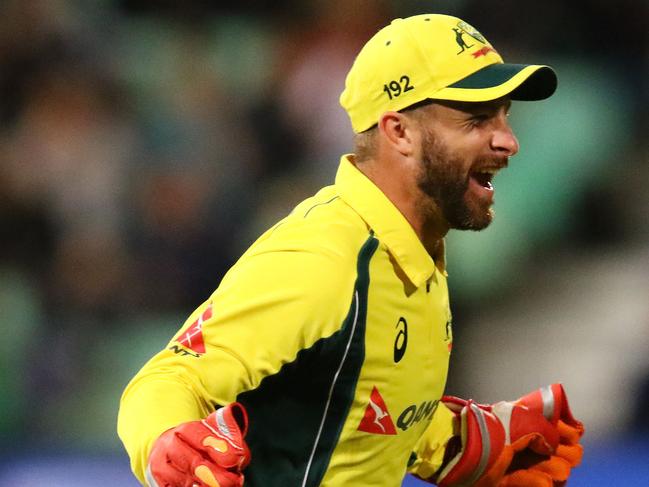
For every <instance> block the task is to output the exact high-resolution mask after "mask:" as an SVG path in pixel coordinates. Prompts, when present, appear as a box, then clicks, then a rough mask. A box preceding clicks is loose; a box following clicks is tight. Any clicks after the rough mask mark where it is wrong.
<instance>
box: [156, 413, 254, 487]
mask: <svg viewBox="0 0 649 487" xmlns="http://www.w3.org/2000/svg"><path fill="white" fill-rule="evenodd" d="M247 430H248V415H247V413H246V410H245V409H244V407H243V406H242V405H241V404H239V403H232V404H229V405H228V406H225V407H222V408H220V409H217V410H216V411H215V412H213V413H212V414H210V415H209V416H208V417H207V418H205V419H203V420H200V421H190V422H187V423H183V424H181V425H179V426H176V427H175V428H171V429H169V430H167V431H165V432H164V433H163V434H162V435H160V437H159V438H158V439H157V440H156V441H155V443H154V444H153V448H152V449H151V454H150V455H149V465H148V467H147V470H146V481H147V483H148V485H149V486H150V487H190V486H191V487H241V486H242V485H243V480H244V476H243V469H244V468H245V467H246V465H248V463H249V462H250V450H249V449H248V446H247V445H246V443H245V441H244V437H245V436H246V432H247Z"/></svg>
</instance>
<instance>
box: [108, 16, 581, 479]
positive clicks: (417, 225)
mask: <svg viewBox="0 0 649 487" xmlns="http://www.w3.org/2000/svg"><path fill="white" fill-rule="evenodd" d="M323 75H324V73H323ZM556 84H557V80H556V76H555V73H554V71H553V70H552V69H551V68H550V67H548V66H542V65H521V64H505V63H504V62H503V59H502V58H501V56H500V54H499V53H498V52H497V51H496V49H495V48H494V47H493V46H492V45H491V44H490V43H489V42H488V41H487V40H486V39H485V38H484V37H483V36H482V35H481V34H480V33H479V32H478V31H477V30H476V29H474V28H473V27H472V26H471V25H469V24H467V23H466V22H464V21H462V20H460V19H458V18H455V17H451V16H445V15H434V14H430V15H418V16H414V17H410V18H406V19H396V20H394V21H393V22H392V23H391V24H390V25H388V26H386V27H385V28H383V29H382V30H380V31H379V32H378V33H377V34H375V35H374V37H372V38H371V39H370V40H369V41H368V42H367V44H366V45H365V46H364V47H363V49H362V50H361V51H360V53H359V54H358V56H357V58H356V60H355V62H354V64H353V66H352V67H351V70H350V71H349V74H348V76H347V80H346V85H345V88H344V91H343V92H342V95H341V97H340V101H341V104H342V106H343V108H344V109H345V110H346V111H347V113H348V115H349V118H350V120H351V125H352V128H353V131H354V133H355V139H354V140H355V151H354V154H349V155H344V156H343V157H342V158H341V160H340V166H339V169H338V173H337V175H336V179H335V183H334V184H333V185H331V186H328V187H325V188H323V189H321V190H320V191H319V192H318V193H317V194H315V195H314V196H313V197H310V198H308V199H307V200H305V201H303V202H302V203H300V204H299V205H297V206H296V207H295V209H294V210H293V211H292V212H291V214H290V215H288V216H287V217H286V218H284V219H283V220H282V221H280V222H279V223H277V224H276V225H275V226H273V227H272V228H270V229H269V230H268V231H267V232H265V233H264V234H263V235H262V236H261V237H259V239H258V240H257V241H256V242H255V243H254V244H253V245H252V246H251V247H250V248H249V249H248V250H247V251H246V252H245V253H244V254H243V256H242V257H241V258H240V259H239V261H238V262H237V263H236V264H235V265H234V266H233V267H232V268H231V269H230V271H229V272H228V273H227V274H226V276H225V277H224V278H223V281H222V282H221V284H220V285H219V287H218V289H216V291H214V293H213V294H212V295H211V296H209V298H208V299H207V300H206V301H205V302H204V303H203V304H201V305H200V306H199V307H198V308H197V309H196V311H195V312H194V313H193V314H192V315H191V316H190V317H189V318H188V319H187V321H186V323H185V324H184V326H183V327H182V328H181V329H180V330H179V331H178V333H177V334H176V336H175V337H173V339H172V340H171V342H170V343H169V344H168V345H167V346H166V348H165V349H164V350H162V351H161V352H159V353H158V354H157V355H155V356H154V357H153V358H152V359H151V360H149V362H148V363H147V364H146V365H145V366H144V367H143V368H142V369H141V370H140V371H139V372H138V373H137V375H136V376H135V377H134V378H133V380H132V381H131V382H130V384H129V385H128V387H127V388H126V390H125V392H124V395H123V397H122V401H121V406H120V411H119V419H118V431H119V435H120V437H121V439H122V441H123V442H124V445H125V447H126V450H127V451H128V453H129V455H130V458H131V465H132V468H133V472H134V473H135V475H136V476H137V478H138V479H139V480H140V481H141V482H143V483H144V484H147V485H150V486H157V487H163V486H174V487H175V486H192V487H193V486H211V487H215V486H220V487H232V486H241V485H246V486H265V487H268V486H282V487H286V486H295V487H306V486H309V487H313V486H329V487H333V486H336V487H338V486H354V487H362V486H386V487H396V486H399V485H401V483H402V481H403V478H404V476H405V475H406V473H408V472H410V473H412V474H414V475H416V476H418V477H420V478H421V479H424V480H426V481H428V482H430V483H431V484H436V485H440V486H442V487H452V486H466V485H478V486H483V487H484V486H496V485H499V486H521V487H522V486H548V487H551V486H555V485H563V482H565V481H566V479H567V478H568V476H569V474H570V471H571V468H572V467H574V466H576V465H577V464H578V463H579V461H580V459H581V455H582V449H581V446H580V444H579V440H580V437H581V435H582V433H583V426H582V424H581V423H580V422H579V421H577V420H576V419H574V417H573V416H572V414H571V412H570V408H569V406H568V402H567V398H566V395H565V391H564V390H563V387H562V386H560V385H558V384H553V385H551V386H547V387H543V388H541V389H538V390H536V391H534V392H532V393H530V394H527V395H525V396H523V397H521V398H520V399H518V400H515V401H503V402H499V403H496V404H492V405H482V404H478V403H475V402H473V401H471V400H463V399H459V398H454V397H448V396H445V395H444V387H445V383H446V377H447V370H448V363H449V357H450V354H451V348H452V341H453V336H452V327H451V311H450V308H449V298H448V288H447V273H446V265H445V261H444V237H445V235H446V234H447V232H448V231H449V230H450V229H456V230H481V229H483V228H485V227H487V226H488V225H489V224H490V223H491V221H492V218H493V212H492V205H493V202H494V187H493V178H494V176H495V175H496V174H497V173H498V172H499V171H501V170H503V169H505V168H506V167H507V166H508V163H509V159H510V158H511V157H512V156H514V155H515V154H516V153H517V152H518V149H519V146H518V141H517V140H516V137H515V136H514V133H513V132H512V129H511V127H510V125H509V123H508V119H507V115H508V113H509V110H510V105H511V103H512V100H541V99H544V98H547V97H549V96H550V95H552V93H553V92H554V90H555V88H556ZM314 117H317V114H314ZM314 120H315V118H314ZM314 123H315V122H314Z"/></svg>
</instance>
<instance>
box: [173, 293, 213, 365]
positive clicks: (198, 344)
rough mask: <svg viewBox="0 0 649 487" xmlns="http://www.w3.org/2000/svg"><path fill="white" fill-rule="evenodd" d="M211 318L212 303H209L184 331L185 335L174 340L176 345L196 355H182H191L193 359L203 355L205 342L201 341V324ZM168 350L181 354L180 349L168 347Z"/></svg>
mask: <svg viewBox="0 0 649 487" xmlns="http://www.w3.org/2000/svg"><path fill="white" fill-rule="evenodd" d="M211 317H212V303H210V304H209V306H208V307H207V309H206V310H205V311H203V313H202V314H201V315H200V316H199V317H198V319H197V320H196V321H194V322H193V323H192V324H191V326H190V327H189V328H188V329H187V331H185V333H183V334H182V335H180V336H179V337H178V339H177V340H176V341H177V342H178V343H180V344H181V345H183V346H184V347H186V348H188V349H189V350H191V351H193V352H195V354H196V355H194V354H193V353H190V352H188V353H186V354H183V355H193V356H194V357H198V356H200V355H202V354H204V353H205V342H204V341H203V323H204V322H205V321H207V320H209V319H210V318H211ZM170 350H173V351H174V352H175V353H181V352H180V350H181V349H179V348H178V347H177V346H172V347H170Z"/></svg>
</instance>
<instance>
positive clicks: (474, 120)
mask: <svg viewBox="0 0 649 487" xmlns="http://www.w3.org/2000/svg"><path fill="white" fill-rule="evenodd" d="M489 118H490V116H489V115H488V114H486V113H478V114H476V115H473V116H472V117H471V118H470V119H469V123H470V124H471V125H472V126H474V127H477V126H480V125H483V124H484V123H485V122H487V121H488V120H489Z"/></svg>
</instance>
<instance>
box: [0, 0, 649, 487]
mask: <svg viewBox="0 0 649 487" xmlns="http://www.w3.org/2000/svg"><path fill="white" fill-rule="evenodd" d="M424 12H438V13H449V14H452V15H456V16H459V17H461V18H463V19H464V20H466V21H468V22H469V23H471V24H472V25H474V26H475V27H477V28H478V29H479V30H480V31H481V32H482V33H483V34H484V35H485V36H486V37H487V39H489V40H490V41H491V43H492V44H494V45H495V47H496V49H498V51H499V52H500V53H501V54H502V55H503V57H504V58H505V60H506V61H510V62H521V63H540V64H550V65H552V66H553V67H555V69H556V70H557V72H558V75H559V88H558V91H557V93H556V94H555V96H554V97H552V98H551V99H549V100H547V101H545V102H542V103H530V104H528V103H524V102H519V103H515V104H514V106H513V109H512V125H513V126H514V129H515V131H516V133H517V135H518V138H519V140H520V143H521V152H520V153H519V155H517V156H516V157H515V158H514V159H513V160H512V161H511V165H510V168H509V169H508V170H507V171H505V172H504V173H503V174H502V175H500V176H498V178H497V179H496V182H495V184H496V186H497V188H498V191H497V202H496V207H495V208H496V214H497V218H496V220H495V222H494V224H493V225H492V226H491V227H490V228H489V229H487V230H485V231H483V232H481V233H473V232H471V233H452V234H451V235H449V237H448V246H447V248H448V259H449V274H450V276H449V282H450V286H451V301H452V308H453V313H454V334H455V346H454V358H453V361H452V366H451V374H450V378H449V385H448V391H449V392H450V393H454V394H457V395H463V396H471V397H475V398H476V399H478V400H480V401H493V400H498V399H503V398H513V397H518V396H519V395H520V394H522V393H524V392H527V391H528V390H531V389H533V388H536V387H538V386H540V385H543V384H545V383H550V382H556V381H561V382H563V383H564V384H565V385H566V388H567V390H568V392H569V394H570V398H571V403H572V407H573V411H574V412H575V414H576V415H577V416H578V417H580V419H583V420H584V422H585V423H586V426H587V437H586V441H587V445H589V448H590V450H588V449H587V454H588V451H591V452H592V455H591V456H590V457H589V456H588V455H587V459H586V465H585V466H584V467H583V468H582V469H581V470H580V471H577V472H576V474H575V480H574V482H575V484H574V485H600V484H597V483H596V482H597V481H596V480H594V479H595V478H599V479H600V481H602V480H601V479H602V476H601V475H598V476H595V475H594V474H593V472H596V471H597V472H600V471H601V469H602V468H604V467H603V466H602V464H601V462H597V461H595V460H596V459H597V458H599V457H597V455H598V454H599V455H609V454H610V450H607V449H606V448H605V447H606V446H607V445H609V447H610V445H622V446H620V448H616V449H615V451H616V452H618V453H619V451H626V452H634V453H635V454H637V453H638V452H639V451H643V452H649V442H648V441H645V438H647V437H649V408H648V407H647V404H648V402H649V358H648V357H649V339H648V337H649V277H648V276H649V191H647V189H646V186H647V184H648V183H649V164H648V163H649V139H648V137H647V133H648V132H649V109H648V108H649V83H648V82H647V77H648V76H649V3H648V2H646V1H644V0H620V1H618V2H607V1H598V0H581V1H578V0H577V1H573V2H563V1H560V0H546V1H545V2H521V1H514V0H502V1H487V0H482V1H478V0H455V1H450V0H446V1H443V0H439V1H415V0H404V1H396V0H392V1H390V0H384V1H381V0H347V1H344V0H332V1H324V0H305V1H296V0H292V1H291V0H276V1H251V0H240V1H238V2H234V3H232V2H219V1H207V0H203V1H201V0H186V1H183V2H175V1H172V0H159V1H154V0H86V1H82V0H27V1H24V0H23V1H19V0H1V1H0V232H1V233H0V235H1V237H0V324H1V326H2V328H1V329H2V336H1V338H0V390H1V391H2V393H1V394H0V455H1V456H0V485H12V486H14V487H15V486H31V485H34V486H35V485H66V486H69V485H77V484H76V483H75V482H79V484H78V485H134V480H132V479H131V478H130V476H129V473H128V465H127V459H126V457H125V455H124V453H123V452H122V450H121V446H120V443H119V440H118V438H117V436H116V433H115V422H116V414H117V408H118V402H119V397H120V394H121V391H122V389H123V388H124V386H125V385H126V383H127V381H128V380H129V379H130V377H132V375H133V374H134V373H135V372H136V371H137V370H138V368H139V367H140V366H141V365H142V364H143V363H144V362H145V361H146V360H147V358H148V357H149V356H151V355H152V354H153V353H155V352H156V351H158V350H159V349H160V348H162V347H163V346H164V344H165V343H166V342H167V340H168V339H169V338H170V337H171V335H172V334H173V333H174V332H175V331H176V330H177V328H178V327H179V326H180V325H181V324H182V323H183V321H184V318H185V317H186V316H187V315H188V314H189V313H190V312H191V311H192V310H193V309H194V308H195V307H196V306H197V305H198V304H199V303H200V302H202V301H203V300H204V298H205V297H206V296H207V295H208V294H210V293H211V291H212V290H213V289H214V288H215V287H216V286H217V285H218V283H219V281H220V279H221V277H222V275H223V273H224V272H225V270H227V268H228V267H229V266H230V265H231V264H232V263H233V262H234V260H236V258H237V257H238V255H239V254H240V253H241V252H242V251H243V250H244V249H245V248H246V247H247V245H249V244H250V243H251V242H252V240H253V239H254V238H255V237H256V236H257V235H258V234H259V233H260V232H261V231H263V230H264V229H265V228H267V227H268V226H270V225H272V224H273V223H274V222H275V221H276V220H277V219H278V218H281V217H282V216H283V215H284V214H286V213H288V212H289V211H290V209H291V208H292V206H293V205H294V204H296V203H297V202H298V201H300V200H301V199H303V198H304V197H306V196H308V195H310V194H311V193H313V192H314V191H315V190H317V189H318V188H319V187H320V186H322V185H324V184H329V183H330V182H331V181H332V178H333V175H334V173H335V170H336V167H337V164H338V160H339V157H340V154H342V153H345V152H349V151H350V149H351V139H352V137H351V127H350V124H349V121H348V120H347V118H346V115H345V113H344V111H343V110H342V109H341V108H340V107H339V105H338V101H337V100H338V95H339V93H340V92H341V90H342V88H343V85H344V77H345V74H346V72H347V70H348V69H349V67H350V65H351V63H352V61H353V58H354V55H355V53H356V52H357V51H358V49H359V48H360V46H361V45H362V44H363V43H364V41H365V40H367V39H368V38H369V37H370V36H371V35H372V34H373V33H374V32H375V31H376V30H377V29H378V28H380V27H381V26H383V25H385V24H386V23H387V22H388V21H389V20H390V19H391V18H393V17H404V16H408V15H413V14H418V13H424ZM621 457H624V458H626V459H627V461H628V459H629V458H634V457H633V456H632V455H627V454H625V455H621ZM621 457H620V458H621ZM645 457H646V455H645ZM645 463H646V462H645ZM616 468H617V469H619V470H625V471H626V475H627V477H626V479H627V483H626V484H625V485H645V483H644V479H647V482H648V484H649V476H647V477H642V478H643V480H642V481H638V482H639V483H635V482H636V481H635V480H630V479H632V478H634V479H635V478H636V477H632V475H635V474H633V473H632V472H631V470H630V469H629V467H628V465H626V464H625V466H624V467H622V466H620V465H618V467H615V466H612V467H610V468H608V469H607V470H608V471H616ZM597 469H600V470H597ZM589 472H590V473H589ZM646 473H647V472H646V470H644V471H643V472H640V473H638V472H636V474H637V475H644V474H646ZM589 475H593V476H592V477H589ZM580 476H581V477H580ZM637 478H640V477H637ZM102 479H103V480H102ZM580 479H581V480H580ZM408 482H414V481H410V480H409V481H408ZM578 482H583V483H581V484H579V483H578ZM609 484H610V482H609ZM601 485H604V484H603V483H602V484H601Z"/></svg>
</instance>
